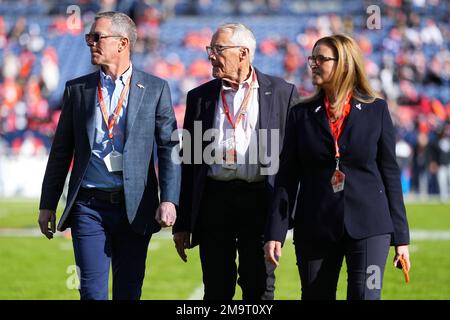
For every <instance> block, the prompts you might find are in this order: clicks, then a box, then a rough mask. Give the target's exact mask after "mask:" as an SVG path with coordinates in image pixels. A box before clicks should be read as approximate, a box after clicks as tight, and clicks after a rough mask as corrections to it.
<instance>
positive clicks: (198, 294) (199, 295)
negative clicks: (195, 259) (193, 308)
mask: <svg viewBox="0 0 450 320" xmlns="http://www.w3.org/2000/svg"><path fill="white" fill-rule="evenodd" d="M203 291H204V288H203V284H202V285H200V286H199V287H197V288H195V290H194V291H192V293H191V295H190V296H189V297H188V298H187V300H202V299H203Z"/></svg>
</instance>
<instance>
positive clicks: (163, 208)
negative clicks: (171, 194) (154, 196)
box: [155, 202, 177, 228]
mask: <svg viewBox="0 0 450 320" xmlns="http://www.w3.org/2000/svg"><path fill="white" fill-rule="evenodd" d="M155 219H156V221H158V223H159V224H160V225H161V227H163V228H166V227H171V226H173V224H174V223H175V220H176V219H177V210H176V209H175V205H174V204H173V203H172V202H161V203H160V205H159V207H158V209H156V216H155Z"/></svg>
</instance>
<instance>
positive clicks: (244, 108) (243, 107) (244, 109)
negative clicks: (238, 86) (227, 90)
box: [220, 71, 256, 129]
mask: <svg viewBox="0 0 450 320" xmlns="http://www.w3.org/2000/svg"><path fill="white" fill-rule="evenodd" d="M255 79H256V75H255V71H253V75H252V82H251V83H250V86H249V88H248V89H247V92H246V93H245V96H244V100H242V104H241V107H240V110H241V111H240V112H239V114H238V116H237V119H236V122H234V123H233V118H232V117H231V112H230V108H229V107H228V103H227V100H226V99H225V94H224V92H223V90H222V91H221V92H220V95H221V96H222V106H223V110H224V111H225V115H226V117H227V119H228V122H229V123H230V124H231V127H232V128H233V129H236V128H237V126H238V125H239V122H240V121H241V119H242V118H243V117H244V115H245V114H246V113H247V108H248V102H249V100H250V94H251V93H252V92H253V90H252V89H253V85H254V83H255Z"/></svg>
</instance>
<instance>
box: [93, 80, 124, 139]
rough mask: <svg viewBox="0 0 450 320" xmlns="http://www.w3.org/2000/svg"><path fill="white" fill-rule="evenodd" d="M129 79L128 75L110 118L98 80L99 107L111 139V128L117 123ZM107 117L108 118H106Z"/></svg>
mask: <svg viewBox="0 0 450 320" xmlns="http://www.w3.org/2000/svg"><path fill="white" fill-rule="evenodd" d="M130 79H131V76H129V77H128V80H127V83H126V84H125V87H123V89H122V93H121V94H120V98H119V101H118V102H117V106H116V109H115V110H114V113H113V114H112V117H111V118H110V117H109V115H108V110H107V109H106V106H105V101H104V99H103V93H102V84H101V81H100V79H99V80H98V88H97V89H98V90H97V91H98V102H99V104H100V109H101V111H102V115H103V120H104V121H105V123H106V126H107V127H108V137H109V139H111V140H112V138H113V128H114V126H115V125H116V123H117V119H118V118H119V115H120V111H122V106H123V101H124V100H125V97H126V95H127V93H128V89H129V88H130ZM108 119H109V120H108Z"/></svg>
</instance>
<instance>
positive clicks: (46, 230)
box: [38, 209, 56, 239]
mask: <svg viewBox="0 0 450 320" xmlns="http://www.w3.org/2000/svg"><path fill="white" fill-rule="evenodd" d="M38 223H39V228H41V232H42V234H44V235H45V236H46V237H47V239H52V238H53V235H54V234H55V232H56V211H54V210H47V209H42V210H39V219H38ZM49 223H50V226H49Z"/></svg>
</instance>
